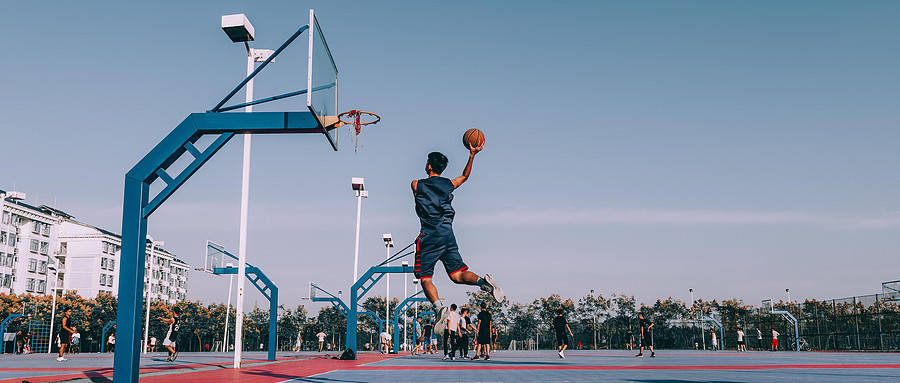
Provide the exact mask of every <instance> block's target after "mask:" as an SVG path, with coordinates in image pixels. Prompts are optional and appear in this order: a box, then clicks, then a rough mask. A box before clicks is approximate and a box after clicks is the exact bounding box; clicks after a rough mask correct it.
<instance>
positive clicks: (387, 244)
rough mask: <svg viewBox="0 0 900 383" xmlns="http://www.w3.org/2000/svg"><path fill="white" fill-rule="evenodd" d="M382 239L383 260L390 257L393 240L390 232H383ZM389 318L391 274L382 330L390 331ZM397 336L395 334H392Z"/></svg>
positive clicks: (387, 264)
mask: <svg viewBox="0 0 900 383" xmlns="http://www.w3.org/2000/svg"><path fill="white" fill-rule="evenodd" d="M382 238H383V239H384V250H385V258H384V259H385V260H387V259H390V258H391V248H392V247H394V240H393V239H391V235H390V234H385V235H383V236H382ZM385 266H386V267H390V266H391V263H390V262H388V263H386V264H385ZM390 320H391V274H390V273H388V275H387V291H386V292H385V294H384V331H385V332H387V333H390V332H391V330H390V327H389V326H388V321H390ZM394 336H397V334H394Z"/></svg>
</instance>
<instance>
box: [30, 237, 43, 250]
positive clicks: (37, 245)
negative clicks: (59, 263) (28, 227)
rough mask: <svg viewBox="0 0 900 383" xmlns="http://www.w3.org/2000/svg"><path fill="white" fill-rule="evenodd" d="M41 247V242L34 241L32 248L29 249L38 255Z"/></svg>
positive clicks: (32, 241)
mask: <svg viewBox="0 0 900 383" xmlns="http://www.w3.org/2000/svg"><path fill="white" fill-rule="evenodd" d="M40 246H41V244H40V242H38V240H36V239H32V240H31V247H29V248H28V249H29V250H31V252H32V253H37V252H38V249H39V248H40Z"/></svg>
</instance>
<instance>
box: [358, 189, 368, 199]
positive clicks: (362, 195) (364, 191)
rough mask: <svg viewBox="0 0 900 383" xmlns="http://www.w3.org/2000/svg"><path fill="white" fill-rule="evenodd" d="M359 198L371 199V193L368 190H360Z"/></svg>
mask: <svg viewBox="0 0 900 383" xmlns="http://www.w3.org/2000/svg"><path fill="white" fill-rule="evenodd" d="M359 196H360V197H363V198H369V191H368V190H360V191H359Z"/></svg>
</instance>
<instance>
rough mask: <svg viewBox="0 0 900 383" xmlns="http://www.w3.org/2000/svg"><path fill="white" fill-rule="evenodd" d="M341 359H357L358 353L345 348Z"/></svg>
mask: <svg viewBox="0 0 900 383" xmlns="http://www.w3.org/2000/svg"><path fill="white" fill-rule="evenodd" d="M340 359H341V360H354V359H356V353H354V352H353V350H351V349H349V348H348V349H346V350H344V353H342V354H341V358H340Z"/></svg>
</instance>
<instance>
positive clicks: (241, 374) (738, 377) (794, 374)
mask: <svg viewBox="0 0 900 383" xmlns="http://www.w3.org/2000/svg"><path fill="white" fill-rule="evenodd" d="M645 355H646V354H645ZM328 356H334V355H333V354H331V355H328ZM265 357H266V355H265V353H259V352H247V353H245V354H244V359H243V362H242V364H243V366H242V367H243V368H241V369H240V370H235V369H232V368H230V367H231V363H232V355H231V354H227V353H183V354H180V355H179V357H178V361H176V362H174V363H170V362H166V357H165V354H164V353H155V354H149V355H148V356H145V357H142V359H141V381H142V382H145V381H146V382H157V381H158V382H164V383H171V382H173V381H190V382H191V383H204V382H212V383H223V382H231V381H241V382H251V383H252V382H287V381H295V382H390V383H398V382H459V381H475V382H516V383H520V382H596V381H604V382H654V383H657V382H762V381H766V382H777V381H784V382H815V383H827V382H841V383H846V382H855V381H866V382H898V381H900V354H898V353H795V352H777V353H770V352H747V353H737V352H733V351H722V352H708V351H688V350H661V351H659V352H658V353H657V357H656V358H649V357H646V356H645V357H644V358H635V357H634V353H632V352H627V351H615V350H614V351H569V352H568V353H567V358H565V359H560V358H559V357H557V355H556V353H555V352H554V351H546V350H545V351H500V352H497V353H495V354H494V355H493V357H492V359H491V360H489V361H484V360H477V361H469V360H459V359H457V360H455V361H449V360H442V359H441V358H440V357H439V356H438V355H426V356H418V357H412V356H410V355H409V354H403V355H381V354H377V353H366V352H364V353H361V354H360V355H359V359H358V360H356V361H340V360H334V359H329V358H326V355H324V354H318V353H313V352H301V353H282V354H279V357H278V360H276V361H267V360H265ZM111 367H112V354H102V355H101V354H80V355H74V356H70V357H69V361H67V362H57V361H56V360H55V357H53V356H50V355H47V354H43V355H27V356H13V355H3V356H0V383H6V382H26V381H27V382H55V381H67V382H108V381H110V379H111V378H112V368H111Z"/></svg>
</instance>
